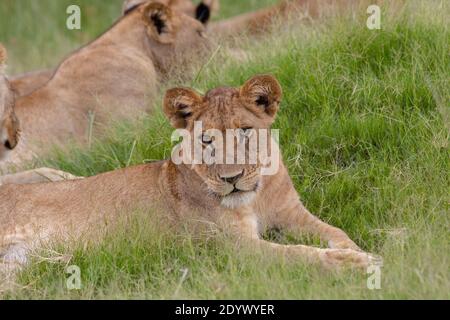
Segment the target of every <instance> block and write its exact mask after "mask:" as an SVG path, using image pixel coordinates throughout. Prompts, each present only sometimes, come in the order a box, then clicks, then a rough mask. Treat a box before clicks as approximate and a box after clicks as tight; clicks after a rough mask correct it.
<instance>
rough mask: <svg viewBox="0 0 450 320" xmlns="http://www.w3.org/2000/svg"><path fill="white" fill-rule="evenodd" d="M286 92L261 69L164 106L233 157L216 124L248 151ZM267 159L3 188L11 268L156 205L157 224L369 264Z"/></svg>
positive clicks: (3, 233)
mask: <svg viewBox="0 0 450 320" xmlns="http://www.w3.org/2000/svg"><path fill="white" fill-rule="evenodd" d="M281 95H282V90H281V87H280V85H279V83H278V81H277V80H276V79H275V78H273V77H272V76H267V75H262V76H255V77H253V78H252V79H250V80H248V81H247V82H246V83H245V84H244V85H243V86H242V87H240V88H226V87H223V88H218V89H215V90H211V91H209V92H208V93H207V94H206V95H205V96H201V95H199V94H198V93H196V92H194V91H193V90H190V89H186V88H177V89H172V90H169V91H168V92H167V93H166V97H165V100H164V112H165V114H166V115H167V117H168V118H169V119H170V121H171V123H172V124H173V126H174V127H175V128H179V129H184V130H186V131H187V132H189V133H190V137H189V138H185V139H189V142H191V143H192V144H195V143H196V142H198V143H200V148H202V151H203V150H206V149H207V148H209V150H210V151H211V150H214V151H215V154H216V155H217V154H219V152H220V151H221V152H222V154H223V155H226V156H227V157H228V156H229V154H230V153H231V152H233V154H234V151H235V148H229V147H228V146H227V148H226V149H224V148H223V146H222V148H221V147H219V145H215V144H214V143H213V140H212V139H211V137H209V136H208V135H209V134H210V133H209V132H211V130H213V129H214V130H216V132H217V131H218V132H219V133H221V134H223V135H225V132H226V130H229V129H233V130H236V129H240V131H239V132H240V134H239V139H242V140H243V141H244V142H245V144H244V146H245V148H246V150H247V151H249V150H250V147H249V145H250V143H249V142H248V141H247V140H246V139H248V138H249V137H250V134H252V133H255V134H257V133H258V132H260V130H261V129H268V128H270V126H271V124H272V123H273V121H274V119H275V116H276V113H277V111H278V108H279V104H280V101H281ZM196 121H201V122H202V126H203V129H204V131H202V132H203V133H202V132H201V133H200V135H197V134H196V132H195V129H194V123H195V122H196ZM269 140H270V139H269ZM214 141H215V140H214ZM211 147H212V149H211ZM260 150H261V149H258V152H259V151H260ZM271 150H274V149H271ZM184 152H187V151H186V150H184ZM188 153H189V152H187V154H188ZM278 156H279V155H278ZM232 159H235V158H234V155H233V156H232ZM276 159H279V158H278V157H277V158H276ZM265 165H266V164H265ZM265 165H263V164H261V162H260V161H257V162H255V164H250V162H249V161H245V164H219V163H210V164H209V165H208V164H205V163H204V162H203V163H202V164H183V163H182V164H179V165H176V164H175V163H174V162H173V161H172V160H166V161H162V162H157V163H152V164H145V165H141V166H136V167H131V168H127V169H122V170H117V171H114V172H109V173H105V174H101V175H98V176H95V177H91V178H86V179H84V180H74V181H66V182H55V183H47V184H37V185H23V186H19V185H7V186H3V187H0V226H1V228H0V243H1V244H2V246H1V254H2V255H3V268H4V269H13V268H14V267H19V266H20V264H23V263H25V262H26V260H27V253H28V252H29V250H32V249H36V248H39V247H40V246H42V245H45V244H46V243H48V242H49V241H54V240H64V239H66V238H70V239H71V240H78V241H83V240H86V239H89V238H90V237H92V236H95V235H98V234H99V233H100V232H101V231H102V230H104V229H105V227H106V226H107V225H111V224H113V223H114V221H117V220H118V218H119V217H123V216H124V215H125V214H126V213H130V212H133V211H134V209H144V210H145V209H146V208H147V209H148V208H157V209H158V210H159V211H160V212H161V213H162V216H163V217H165V218H164V219H167V221H164V220H162V221H161V220H159V219H157V221H158V223H163V224H166V223H168V222H175V223H183V222H186V220H188V219H192V220H195V221H203V222H208V224H212V225H216V226H217V227H218V228H219V229H221V230H224V231H225V232H227V233H230V234H233V235H235V236H236V237H237V238H238V239H239V240H241V241H243V242H244V243H250V244H252V245H256V246H262V247H264V248H266V249H269V250H273V251H276V252H281V253H284V254H287V255H289V256H291V257H297V258H300V259H305V260H306V261H308V262H314V263H320V264H322V265H324V266H326V267H329V268H337V267H341V266H343V265H350V266H352V267H361V268H365V267H367V266H368V265H369V264H370V263H371V261H372V259H373V258H372V256H371V255H369V254H367V253H364V252H362V251H360V249H359V248H358V246H357V245H356V244H355V243H354V242H353V241H352V240H350V239H349V237H348V236H347V235H346V234H345V232H343V231H342V230H340V229H338V228H335V227H332V226H330V225H328V224H326V223H324V222H322V221H320V220H319V219H318V218H316V217H315V216H313V215H312V214H311V213H309V212H308V210H307V209H306V208H305V207H304V206H303V205H302V203H301V202H300V200H299V197H298V195H297V192H296V190H295V189H294V186H293V184H292V182H291V179H290V177H289V174H288V172H287V169H286V167H285V166H284V165H283V164H282V162H281V164H280V166H279V168H278V170H276V171H274V174H273V175H262V170H263V168H264V166H265ZM270 227H278V228H282V229H290V230H292V231H296V232H302V231H303V232H307V233H311V234H314V235H317V236H320V237H321V238H322V239H323V240H325V241H327V243H328V244H329V246H330V248H329V249H322V248H316V247H310V246H305V245H280V244H276V243H271V242H267V241H264V240H262V239H261V238H260V234H261V232H263V231H264V230H265V229H266V228H270Z"/></svg>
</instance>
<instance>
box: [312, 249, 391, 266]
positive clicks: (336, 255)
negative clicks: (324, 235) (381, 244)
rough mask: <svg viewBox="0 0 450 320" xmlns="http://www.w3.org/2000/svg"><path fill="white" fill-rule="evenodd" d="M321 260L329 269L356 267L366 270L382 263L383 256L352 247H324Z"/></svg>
mask: <svg viewBox="0 0 450 320" xmlns="http://www.w3.org/2000/svg"><path fill="white" fill-rule="evenodd" d="M319 256H320V261H321V263H322V264H323V265H324V266H325V268H327V269H343V268H355V269H361V270H366V269H367V268H368V267H369V266H371V265H381V264H382V259H381V257H377V256H374V255H371V254H369V253H366V252H362V251H355V250H352V249H322V250H321V252H320V255H319Z"/></svg>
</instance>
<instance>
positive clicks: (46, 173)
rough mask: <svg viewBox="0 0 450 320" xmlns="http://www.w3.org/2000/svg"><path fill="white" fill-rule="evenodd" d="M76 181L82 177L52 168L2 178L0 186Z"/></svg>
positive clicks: (0, 177) (0, 178)
mask: <svg viewBox="0 0 450 320" xmlns="http://www.w3.org/2000/svg"><path fill="white" fill-rule="evenodd" d="M75 179H82V177H77V176H74V175H72V174H70V173H67V172H64V171H60V170H55V169H50V168H39V169H34V170H29V171H24V172H19V173H15V174H8V175H5V176H0V186H1V185H4V184H29V183H39V182H56V181H64V180H75Z"/></svg>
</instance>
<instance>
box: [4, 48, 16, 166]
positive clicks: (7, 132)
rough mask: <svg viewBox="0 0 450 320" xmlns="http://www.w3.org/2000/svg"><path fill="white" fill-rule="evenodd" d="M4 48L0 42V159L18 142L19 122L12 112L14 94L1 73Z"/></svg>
mask: <svg viewBox="0 0 450 320" xmlns="http://www.w3.org/2000/svg"><path fill="white" fill-rule="evenodd" d="M5 60H6V50H5V49H4V48H3V46H2V45H1V44H0V160H2V159H3V158H4V157H5V156H6V154H7V153H8V152H9V151H10V150H12V149H14V148H15V147H16V145H17V142H18V136H19V122H18V120H17V118H16V115H15V113H14V109H13V106H14V94H13V92H12V90H11V87H10V85H9V83H8V80H7V79H6V77H5V75H4V74H3V68H4V62H5Z"/></svg>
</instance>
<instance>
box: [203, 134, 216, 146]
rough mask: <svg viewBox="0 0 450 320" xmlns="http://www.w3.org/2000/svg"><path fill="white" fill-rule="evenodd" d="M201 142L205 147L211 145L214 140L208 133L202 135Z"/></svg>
mask: <svg viewBox="0 0 450 320" xmlns="http://www.w3.org/2000/svg"><path fill="white" fill-rule="evenodd" d="M200 140H201V142H202V143H203V144H204V145H210V144H211V143H212V142H213V138H212V137H211V136H210V135H208V134H206V133H204V134H202V136H201V137H200Z"/></svg>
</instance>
